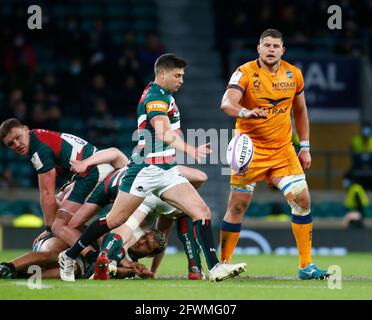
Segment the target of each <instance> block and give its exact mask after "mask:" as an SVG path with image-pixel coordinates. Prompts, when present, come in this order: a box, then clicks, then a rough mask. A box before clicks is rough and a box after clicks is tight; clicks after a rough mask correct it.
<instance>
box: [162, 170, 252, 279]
mask: <svg viewBox="0 0 372 320" xmlns="http://www.w3.org/2000/svg"><path fill="white" fill-rule="evenodd" d="M168 171H170V170H168ZM170 174H171V172H170ZM177 179H178V178H177V176H174V180H172V184H169V185H168V186H167V188H168V189H166V190H162V191H163V192H162V191H160V194H161V197H162V198H163V199H164V200H165V201H167V202H169V203H170V204H171V205H173V206H175V207H176V208H178V209H179V210H181V211H182V212H185V213H186V214H188V215H189V216H190V217H191V218H192V219H193V224H194V233H195V235H196V239H197V241H198V243H199V245H200V247H201V249H202V251H203V253H204V257H205V259H206V261H207V265H208V269H209V270H210V272H209V278H210V280H212V281H220V280H224V279H227V278H230V277H233V276H236V275H238V274H239V273H241V272H243V271H244V270H245V264H239V265H231V266H228V265H224V264H220V263H219V261H218V258H217V255H216V248H215V243H214V239H213V233H212V228H211V212H210V209H209V207H208V206H207V205H206V203H205V202H204V200H203V199H202V198H201V197H200V195H199V194H198V193H197V192H196V190H195V188H194V187H193V186H192V185H191V184H190V183H189V182H188V181H187V182H182V183H181V181H180V180H178V182H177ZM176 183H179V184H176ZM180 195H182V196H180Z"/></svg>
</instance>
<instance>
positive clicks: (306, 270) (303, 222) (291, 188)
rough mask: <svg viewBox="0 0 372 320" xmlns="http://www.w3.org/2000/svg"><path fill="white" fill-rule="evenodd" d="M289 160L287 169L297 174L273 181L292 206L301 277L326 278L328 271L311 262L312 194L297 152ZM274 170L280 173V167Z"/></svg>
mask: <svg viewBox="0 0 372 320" xmlns="http://www.w3.org/2000/svg"><path fill="white" fill-rule="evenodd" d="M290 152H292V151H290ZM293 153H294V152H293ZM287 162H289V165H288V167H287V168H286V171H287V172H290V173H295V174H292V175H286V176H283V177H273V178H272V179H271V181H272V183H273V185H275V186H277V187H278V188H279V189H280V190H281V191H282V192H283V194H284V196H285V197H286V199H287V202H288V204H289V205H290V207H291V213H292V232H293V235H294V237H295V239H296V244H297V250H298V255H299V268H300V270H299V277H300V279H324V278H327V277H328V276H329V274H328V272H327V271H326V270H321V269H319V268H318V267H317V266H316V265H315V264H313V263H312V262H311V261H312V259H311V249H312V234H313V223H312V216H311V210H310V194H309V189H308V187H307V183H306V180H305V175H304V174H303V172H302V169H301V165H300V163H299V161H298V158H297V156H296V154H295V153H294V155H293V156H292V157H291V159H289V160H287ZM273 172H275V174H279V173H280V169H279V170H274V171H273ZM298 172H300V173H298Z"/></svg>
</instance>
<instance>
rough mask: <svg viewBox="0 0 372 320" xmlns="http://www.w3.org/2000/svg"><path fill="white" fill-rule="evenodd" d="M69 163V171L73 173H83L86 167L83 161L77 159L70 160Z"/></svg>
mask: <svg viewBox="0 0 372 320" xmlns="http://www.w3.org/2000/svg"><path fill="white" fill-rule="evenodd" d="M70 165H71V168H70V171H72V172H75V173H83V172H85V171H86V170H87V168H88V166H87V165H86V164H85V162H84V161H79V160H70Z"/></svg>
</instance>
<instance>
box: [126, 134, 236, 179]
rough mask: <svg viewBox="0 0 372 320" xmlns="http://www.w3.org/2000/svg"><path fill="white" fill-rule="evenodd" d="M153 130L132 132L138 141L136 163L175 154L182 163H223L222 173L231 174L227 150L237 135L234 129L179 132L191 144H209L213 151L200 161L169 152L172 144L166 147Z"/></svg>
mask: <svg viewBox="0 0 372 320" xmlns="http://www.w3.org/2000/svg"><path fill="white" fill-rule="evenodd" d="M153 135H154V132H153V130H148V129H140V130H136V131H134V132H133V134H132V141H134V142H137V146H136V147H135V148H134V150H133V153H132V154H133V155H134V156H132V161H133V162H134V163H136V164H142V163H143V162H146V158H148V157H149V156H151V157H155V158H156V157H166V156H169V155H172V156H175V161H176V162H177V164H180V165H183V164H184V165H193V164H196V163H198V164H202V165H207V164H208V165H222V166H223V167H222V168H221V174H222V175H230V174H231V170H230V166H229V165H228V163H227V159H226V150H227V147H228V145H229V142H230V140H231V138H232V137H233V136H234V135H235V130H234V129H215V128H210V129H208V130H204V129H201V128H199V129H187V130H186V133H185V134H183V132H181V131H180V132H179V133H178V135H179V136H180V138H181V139H182V140H183V141H184V142H186V143H187V144H188V145H189V146H192V147H195V148H197V147H198V146H201V145H204V144H209V146H210V150H211V153H210V154H209V155H208V156H207V157H206V158H203V159H201V160H200V161H199V162H197V160H196V159H195V158H194V157H192V156H191V155H189V154H186V153H183V152H175V153H173V154H172V153H169V150H170V149H173V148H172V147H171V146H168V147H166V149H165V150H168V151H165V150H164V148H165V147H164V145H163V143H162V141H161V140H158V139H156V140H154V139H153V138H152V137H153Z"/></svg>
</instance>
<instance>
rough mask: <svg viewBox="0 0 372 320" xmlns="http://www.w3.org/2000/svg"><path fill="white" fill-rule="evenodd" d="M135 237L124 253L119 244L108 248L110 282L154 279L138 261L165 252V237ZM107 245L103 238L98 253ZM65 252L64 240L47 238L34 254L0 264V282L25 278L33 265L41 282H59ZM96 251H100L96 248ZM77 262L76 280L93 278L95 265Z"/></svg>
mask: <svg viewBox="0 0 372 320" xmlns="http://www.w3.org/2000/svg"><path fill="white" fill-rule="evenodd" d="M115 232H118V233H120V230H115ZM136 234H141V236H140V237H139V239H138V240H137V241H134V244H133V245H131V246H130V247H128V248H126V249H125V248H123V247H122V246H121V244H115V245H111V246H110V255H109V258H110V262H112V263H111V265H110V266H108V269H109V271H110V276H111V277H112V278H125V277H128V276H132V275H137V276H139V277H141V278H149V277H153V273H152V272H150V271H149V270H148V269H147V268H146V267H145V266H144V265H142V264H140V263H138V262H137V261H138V260H139V259H141V258H143V257H152V256H154V255H155V254H158V253H159V252H162V251H164V249H165V239H164V235H163V234H162V233H161V232H159V231H152V230H148V231H144V230H137V231H136ZM110 241H111V240H110V237H109V235H105V236H104V237H103V239H102V241H100V242H102V247H101V249H102V250H104V249H105V248H107V247H108V246H109V245H110ZM67 248H68V245H67V244H66V243H65V242H64V241H63V240H61V239H59V238H56V237H54V236H53V235H48V236H47V237H46V238H44V239H41V240H39V242H38V243H37V244H36V246H35V247H34V251H33V252H29V253H26V254H25V255H22V256H20V257H17V258H15V259H13V260H10V261H9V262H2V263H1V264H0V278H1V279H14V278H28V277H29V276H30V274H28V273H27V270H28V268H29V267H30V266H32V265H37V266H39V267H41V268H42V278H44V279H47V278H59V265H58V254H59V253H60V252H61V251H63V250H66V249H67ZM97 250H99V247H98V246H97ZM77 261H78V263H77V269H76V271H75V274H76V277H77V278H81V279H87V278H89V277H90V276H92V274H93V272H94V271H95V264H94V263H93V264H92V265H89V264H88V263H87V262H86V261H85V260H84V259H83V257H82V256H80V257H79V259H78V260H77ZM98 270H99V268H98Z"/></svg>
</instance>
